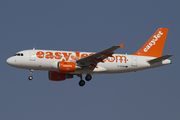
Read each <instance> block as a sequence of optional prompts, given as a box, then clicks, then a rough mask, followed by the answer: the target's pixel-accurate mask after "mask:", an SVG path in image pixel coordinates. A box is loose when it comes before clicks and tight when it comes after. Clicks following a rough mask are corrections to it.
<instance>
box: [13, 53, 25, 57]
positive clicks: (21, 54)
mask: <svg viewBox="0 0 180 120" xmlns="http://www.w3.org/2000/svg"><path fill="white" fill-rule="evenodd" d="M14 56H23V53H16V54H15V55H14Z"/></svg>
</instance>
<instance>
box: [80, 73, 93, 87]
mask: <svg viewBox="0 0 180 120" xmlns="http://www.w3.org/2000/svg"><path fill="white" fill-rule="evenodd" d="M77 76H78V77H80V81H79V86H81V87H82V86H84V85H85V81H84V80H82V74H78V75H77ZM85 79H86V81H90V80H91V79H92V76H91V75H89V74H88V75H86V77H85Z"/></svg>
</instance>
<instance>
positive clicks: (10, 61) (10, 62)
mask: <svg viewBox="0 0 180 120" xmlns="http://www.w3.org/2000/svg"><path fill="white" fill-rule="evenodd" d="M6 63H7V64H8V65H12V64H13V60H12V58H11V57H10V58H8V59H7V60H6Z"/></svg>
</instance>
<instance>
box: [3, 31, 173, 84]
mask: <svg viewBox="0 0 180 120" xmlns="http://www.w3.org/2000/svg"><path fill="white" fill-rule="evenodd" d="M167 33H168V28H159V29H158V30H157V31H156V32H155V33H154V34H153V36H152V37H151V38H150V39H149V40H148V41H147V42H146V43H145V44H144V45H143V46H142V48H141V49H139V51H137V52H136V53H134V54H130V55H128V54H115V53H114V51H115V50H116V49H118V48H120V47H121V48H123V45H124V43H123V44H120V45H114V46H112V47H110V48H108V49H105V50H102V51H100V52H97V53H94V52H77V51H55V50H40V49H35V48H33V49H31V50H23V51H20V52H17V53H16V54H15V55H14V56H12V57H10V58H8V59H7V60H6V62H7V64H8V65H10V66H12V67H16V68H21V69H29V70H30V76H29V77H28V79H29V80H32V79H33V76H32V75H33V72H34V70H45V71H49V72H48V77H49V80H51V81H64V80H66V79H70V78H73V77H74V75H77V77H80V81H79V86H81V87H82V86H84V85H85V81H84V80H83V79H82V75H83V74H85V75H86V76H85V80H86V81H90V80H91V79H92V75H93V74H114V73H125V72H133V71H139V70H145V69H149V68H155V67H160V66H163V65H168V64H171V60H169V59H168V58H169V57H171V56H172V55H171V54H169V55H164V56H161V55H162V52H163V48H164V44H165V41H166V36H167Z"/></svg>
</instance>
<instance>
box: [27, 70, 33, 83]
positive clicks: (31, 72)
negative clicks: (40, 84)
mask: <svg viewBox="0 0 180 120" xmlns="http://www.w3.org/2000/svg"><path fill="white" fill-rule="evenodd" d="M33 73H34V70H33V69H30V76H29V77H28V79H29V80H32V79H33V76H32V75H33Z"/></svg>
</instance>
